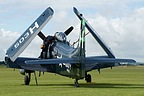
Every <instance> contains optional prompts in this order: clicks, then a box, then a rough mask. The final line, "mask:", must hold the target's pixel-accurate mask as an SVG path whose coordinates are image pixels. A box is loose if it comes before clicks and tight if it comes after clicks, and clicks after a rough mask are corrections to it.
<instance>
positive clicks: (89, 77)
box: [74, 74, 92, 87]
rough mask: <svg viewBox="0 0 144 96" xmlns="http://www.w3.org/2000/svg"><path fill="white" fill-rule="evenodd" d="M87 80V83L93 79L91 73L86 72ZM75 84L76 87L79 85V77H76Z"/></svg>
mask: <svg viewBox="0 0 144 96" xmlns="http://www.w3.org/2000/svg"><path fill="white" fill-rule="evenodd" d="M85 81H86V82H87V83H91V81H92V79H91V75H90V74H86V75H85ZM74 84H75V86H76V87H79V83H78V79H75V81H74Z"/></svg>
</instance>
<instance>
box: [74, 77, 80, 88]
mask: <svg viewBox="0 0 144 96" xmlns="http://www.w3.org/2000/svg"><path fill="white" fill-rule="evenodd" d="M74 83H75V86H76V87H79V83H78V79H76V80H75V82H74Z"/></svg>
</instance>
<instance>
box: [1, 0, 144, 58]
mask: <svg viewBox="0 0 144 96" xmlns="http://www.w3.org/2000/svg"><path fill="white" fill-rule="evenodd" d="M0 2H1V5H3V6H1V8H0V13H2V16H3V17H5V15H4V14H3V13H5V14H6V15H7V16H9V15H10V16H9V17H11V18H9V19H8V20H4V21H3V20H2V19H3V18H2V17H1V19H0V21H3V22H2V23H3V24H6V25H7V27H6V28H8V27H9V28H14V27H15V26H12V27H11V26H8V25H9V22H10V21H16V20H17V19H16V17H15V16H19V18H20V17H21V14H24V13H23V11H24V10H25V11H29V10H32V11H31V12H33V13H34V14H35V12H37V11H39V10H38V9H40V10H41V9H45V8H46V7H48V6H51V7H52V8H53V9H54V10H55V14H54V17H53V18H52V20H51V21H50V23H49V24H48V26H46V28H45V29H46V30H48V32H49V33H47V34H53V33H54V32H55V31H63V30H65V29H66V28H68V27H69V26H71V25H73V26H74V27H75V29H74V31H73V32H72V33H71V34H70V36H68V37H71V38H72V39H71V41H75V39H77V38H78V33H79V20H78V19H77V17H74V16H75V15H74V14H73V12H72V7H73V6H75V7H77V8H78V9H79V10H80V11H82V13H84V16H86V17H87V19H88V21H89V23H90V24H91V25H92V26H93V27H94V29H95V30H96V31H97V32H98V33H99V34H100V36H101V37H102V39H104V41H105V42H106V43H107V45H108V46H109V47H110V48H111V49H112V50H113V51H114V53H115V55H116V57H126V58H129V57H130V58H134V59H136V60H138V61H144V60H143V57H144V54H143V53H144V47H143V41H144V39H143V38H144V35H143V30H144V29H143V25H144V22H143V21H144V8H143V7H141V4H140V3H142V2H143V0H101V1H99V0H78V1H74V0H60V1H58V0H55V1H54V0H53V1H51V0H43V1H41V0H30V1H27V0H21V1H19V0H13V1H11V0H0ZM135 4H136V5H135ZM133 6H134V7H133ZM1 9H3V10H1ZM26 9H28V10H26ZM21 10H23V11H22V12H21ZM13 11H14V13H15V14H13ZM10 12H12V13H11V14H10ZM13 15H14V16H13ZM31 15H33V14H31ZM23 16H26V17H29V16H27V15H23ZM31 18H32V17H31ZM27 20H28V19H27ZM27 20H25V21H27ZM30 20H31V19H30ZM6 21H7V22H6ZM25 21H23V22H22V23H23V24H25ZM5 22H6V23H5ZM51 22H54V23H51ZM12 23H13V22H12ZM0 25H1V24H0ZM11 25H12V24H11ZM15 25H19V22H18V23H16V24H15ZM3 26H4V25H3ZM49 26H50V27H49ZM21 27H22V26H21ZM1 28H3V27H1ZM17 28H19V27H17ZM6 30H7V29H5V30H4V29H1V30H0V44H1V46H0V53H1V54H2V55H1V56H0V59H2V58H3V57H4V56H3V55H4V54H5V53H4V50H6V49H7V48H8V47H9V46H10V45H11V44H12V43H13V42H14V41H15V40H16V38H17V37H18V36H19V35H20V34H21V33H19V32H11V31H6ZM8 30H11V29H8ZM21 31H23V30H21ZM87 42H88V44H90V46H94V47H91V48H87V49H88V53H89V54H93V53H94V52H93V51H95V52H96V54H98V55H99V54H101V53H103V52H101V51H102V50H101V49H100V48H98V47H97V46H98V45H96V44H95V41H94V40H93V39H91V36H87ZM40 43H42V41H41V40H40V39H38V38H36V39H35V40H34V41H33V42H32V44H30V46H29V47H28V48H27V49H26V51H24V52H23V54H22V55H24V56H36V57H37V56H38V55H39V53H40V49H39V45H40ZM88 46H89V45H88ZM91 50H93V51H91Z"/></svg>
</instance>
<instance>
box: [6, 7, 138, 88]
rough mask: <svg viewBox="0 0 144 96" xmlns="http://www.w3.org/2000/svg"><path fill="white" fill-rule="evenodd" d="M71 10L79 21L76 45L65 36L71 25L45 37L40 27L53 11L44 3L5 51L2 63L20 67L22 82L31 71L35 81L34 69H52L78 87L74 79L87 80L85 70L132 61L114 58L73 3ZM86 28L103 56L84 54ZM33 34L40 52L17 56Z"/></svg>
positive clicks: (27, 79) (130, 61) (47, 70)
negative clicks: (37, 55) (42, 9)
mask: <svg viewBox="0 0 144 96" xmlns="http://www.w3.org/2000/svg"><path fill="white" fill-rule="evenodd" d="M73 11H74V13H75V14H76V16H77V17H78V18H79V20H80V22H81V27H80V35H79V40H78V44H77V47H76V48H74V46H72V45H71V44H70V43H69V42H68V41H67V36H68V35H69V33H70V32H71V31H72V30H73V28H74V27H73V26H71V27H70V28H68V29H67V30H66V31H65V32H56V33H55V34H54V35H53V36H50V35H48V36H47V37H46V36H45V35H44V34H43V33H42V32H41V30H42V28H43V27H44V26H45V25H46V24H47V23H48V21H49V20H50V19H51V18H52V16H53V14H54V11H53V9H52V8H51V7H48V8H47V9H46V10H45V11H44V12H43V13H42V14H41V15H40V16H39V17H38V18H37V19H36V20H35V21H34V23H32V24H31V26H30V27H29V28H28V29H27V30H26V31H25V32H24V33H23V34H22V35H21V36H20V37H19V38H18V39H17V40H16V41H15V42H14V43H13V44H12V45H11V46H10V47H9V49H8V50H7V51H6V56H5V63H6V65H7V66H8V67H9V68H17V69H20V73H21V74H23V75H25V77H24V82H25V85H29V84H30V80H31V73H34V76H35V80H36V84H37V85H38V82H37V78H36V73H35V71H39V72H51V73H56V74H59V75H62V76H66V77H70V78H72V79H75V81H74V84H75V86H76V87H78V86H79V83H78V80H80V79H84V78H85V80H86V82H91V75H90V74H88V72H89V71H92V70H98V71H99V72H100V69H102V68H107V67H113V66H116V65H118V64H120V63H133V62H135V60H133V59H118V58H115V55H114V54H113V53H112V52H111V50H110V48H109V47H108V46H107V45H106V44H105V43H104V42H103V41H102V39H101V38H100V36H99V35H98V33H97V32H96V31H95V30H94V29H93V28H92V26H91V25H90V24H89V23H88V21H87V20H86V19H85V18H84V16H83V14H81V13H80V12H79V11H78V10H77V9H76V8H75V7H74V8H73ZM86 28H87V29H88V31H89V32H90V33H91V35H92V36H93V37H94V39H95V40H96V41H97V42H98V43H99V44H100V46H101V47H102V48H103V50H104V51H105V52H106V54H107V56H90V57H88V56H86V49H85V41H86V39H85V36H86ZM37 35H38V36H39V37H40V38H41V39H42V40H43V45H42V46H41V49H42V51H41V54H40V56H39V57H37V58H29V57H19V55H20V54H21V53H22V52H23V51H24V50H25V49H26V47H27V46H28V45H29V44H30V43H31V41H32V40H33V39H34V38H35V37H36V36H37Z"/></svg>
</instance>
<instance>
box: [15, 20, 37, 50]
mask: <svg viewBox="0 0 144 96" xmlns="http://www.w3.org/2000/svg"><path fill="white" fill-rule="evenodd" d="M35 28H39V25H38V23H37V22H35V23H34V27H32V28H31V27H30V28H29V31H27V32H26V33H25V34H24V35H23V36H22V37H21V38H20V39H19V40H18V41H17V42H16V43H15V44H14V48H15V49H16V48H18V47H19V46H20V44H22V43H23V42H24V41H25V40H26V39H27V38H28V37H29V36H31V35H32V34H33V32H34V29H35Z"/></svg>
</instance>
